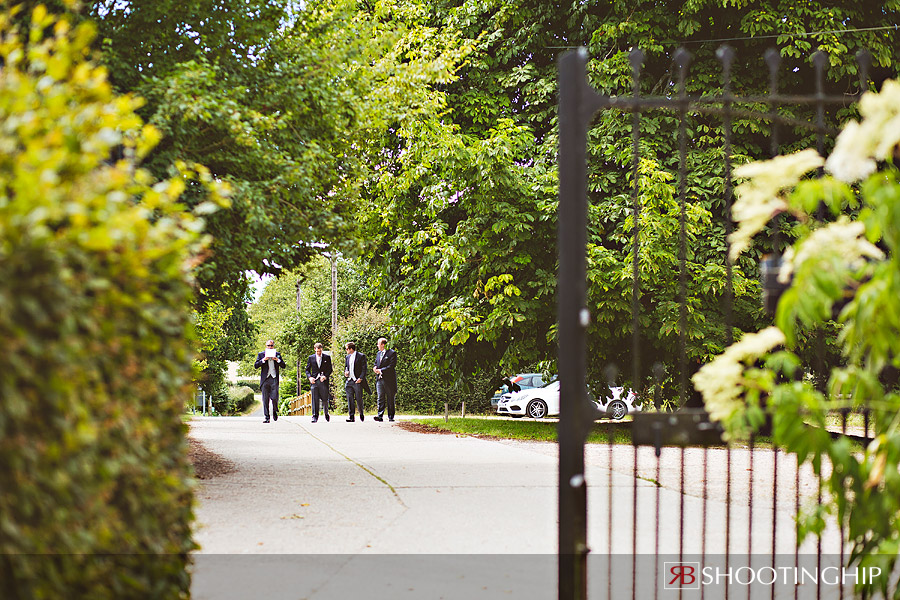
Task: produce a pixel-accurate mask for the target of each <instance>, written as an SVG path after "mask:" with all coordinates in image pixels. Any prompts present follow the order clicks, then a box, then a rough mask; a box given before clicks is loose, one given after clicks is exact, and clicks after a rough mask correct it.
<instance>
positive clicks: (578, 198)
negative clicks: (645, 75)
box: [557, 48, 602, 600]
mask: <svg viewBox="0 0 900 600" xmlns="http://www.w3.org/2000/svg"><path fill="white" fill-rule="evenodd" d="M587 61H588V53H587V50H586V49H585V48H579V49H578V50H575V51H572V52H566V53H565V54H563V55H561V56H560V58H559V61H558V66H559V242H558V243H559V275H558V277H559V283H558V292H557V293H558V294H559V296H558V311H559V312H558V320H559V352H558V363H559V380H560V386H559V396H560V406H561V409H560V415H559V417H560V418H559V425H558V435H557V437H558V439H559V581H558V593H559V599H560V600H576V599H577V600H586V599H587V553H588V547H587V485H586V483H585V480H584V441H585V438H586V434H587V430H586V428H585V427H584V423H585V421H586V420H587V416H588V415H587V410H588V400H587V388H586V382H587V359H586V356H587V345H586V337H587V336H586V330H587V326H588V324H589V323H590V313H589V312H588V309H587V279H586V276H587V259H586V252H587V127H588V125H589V124H590V122H591V119H592V118H593V116H594V113H596V112H597V111H598V110H599V109H600V108H601V105H602V100H601V98H600V96H599V95H598V94H597V93H596V92H595V91H594V90H593V88H591V87H590V86H589V85H588V84H587Z"/></svg>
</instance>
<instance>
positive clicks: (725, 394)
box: [691, 327, 785, 423]
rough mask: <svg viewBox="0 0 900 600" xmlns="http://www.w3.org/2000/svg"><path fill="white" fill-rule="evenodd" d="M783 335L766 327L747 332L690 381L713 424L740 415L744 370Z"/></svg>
mask: <svg viewBox="0 0 900 600" xmlns="http://www.w3.org/2000/svg"><path fill="white" fill-rule="evenodd" d="M784 340H785V337H784V333H783V332H782V331H781V330H780V329H778V328H777V327H767V328H766V329H763V330H762V331H760V332H758V333H747V334H744V337H742V338H741V340H740V341H739V342H737V343H735V344H732V345H731V346H729V347H728V348H727V349H726V350H725V352H723V353H722V354H721V355H720V356H718V357H716V359H715V360H714V361H712V362H711V363H708V364H706V365H704V366H703V367H701V368H700V370H699V371H697V372H696V373H695V374H694V376H693V377H692V378H691V381H693V382H694V387H696V388H697V390H698V391H699V392H700V393H702V394H703V401H704V405H705V406H706V410H707V411H708V412H709V416H710V417H711V418H712V419H713V420H714V421H721V422H726V423H727V422H728V421H730V420H732V419H733V418H734V417H736V416H739V415H740V413H741V411H742V410H743V408H744V406H745V404H744V402H742V400H741V397H742V396H743V394H744V377H743V374H744V367H745V366H746V365H749V364H751V363H753V362H755V361H756V360H757V359H758V358H759V357H761V356H763V355H764V354H766V353H767V352H769V351H770V350H772V349H773V348H775V347H776V346H780V345H781V344H783V343H784Z"/></svg>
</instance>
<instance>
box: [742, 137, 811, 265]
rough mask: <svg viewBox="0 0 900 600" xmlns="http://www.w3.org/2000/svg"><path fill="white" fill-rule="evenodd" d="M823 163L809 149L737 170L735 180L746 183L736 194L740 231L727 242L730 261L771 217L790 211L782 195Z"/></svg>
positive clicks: (748, 243)
mask: <svg viewBox="0 0 900 600" xmlns="http://www.w3.org/2000/svg"><path fill="white" fill-rule="evenodd" d="M823 163H824V161H823V160H822V157H821V156H819V153H818V152H816V151H815V150H812V149H807V150H803V151H801V152H796V153H794V154H788V155H787V156H776V157H775V158H772V159H770V160H763V161H758V162H753V163H750V164H746V165H742V166H740V167H738V168H737V169H735V170H734V175H735V177H745V178H747V181H745V182H744V183H742V184H740V185H739V186H737V188H735V190H734V193H735V196H737V200H735V202H734V205H733V206H732V207H731V215H732V217H733V218H734V220H735V221H736V222H737V223H738V228H737V230H735V232H734V233H732V234H731V235H730V236H729V238H728V241H729V242H730V243H731V248H730V249H729V252H728V257H729V258H730V259H731V261H732V262H734V261H735V260H737V257H738V256H740V254H741V252H743V251H744V250H745V249H746V248H747V247H748V246H749V245H750V240H751V239H752V238H753V236H754V235H756V234H757V233H759V231H760V230H761V229H762V228H763V227H765V226H766V223H768V222H769V220H770V219H771V218H772V217H774V216H775V215H777V214H778V213H780V212H783V211H785V210H787V203H786V202H785V200H784V197H783V196H782V193H783V191H784V190H785V189H787V188H793V187H794V186H795V185H797V183H798V182H799V181H800V179H801V178H802V177H803V176H804V175H806V174H807V173H808V172H810V171H812V170H813V169H815V168H818V167H821V166H822V164H823Z"/></svg>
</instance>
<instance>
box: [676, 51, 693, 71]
mask: <svg viewBox="0 0 900 600" xmlns="http://www.w3.org/2000/svg"><path fill="white" fill-rule="evenodd" d="M691 58H692V56H691V53H690V52H688V51H687V50H685V49H684V48H679V49H678V50H676V51H675V54H674V55H673V56H672V60H674V61H675V64H676V65H678V68H679V69H687V66H688V64H689V63H690V62H691Z"/></svg>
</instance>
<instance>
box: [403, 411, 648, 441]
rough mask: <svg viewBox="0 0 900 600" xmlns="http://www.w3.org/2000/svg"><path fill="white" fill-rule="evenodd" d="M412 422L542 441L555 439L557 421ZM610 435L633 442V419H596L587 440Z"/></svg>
mask: <svg viewBox="0 0 900 600" xmlns="http://www.w3.org/2000/svg"><path fill="white" fill-rule="evenodd" d="M412 422H413V423H419V424H420V425H425V426H426V427H434V428H435V429H441V430H443V431H452V432H453V433H457V434H463V435H471V436H476V437H491V438H502V439H512V440H535V441H542V442H555V441H556V423H555V422H552V421H535V420H531V419H518V420H515V421H508V420H505V419H479V418H478V417H466V418H464V419H463V418H460V417H451V418H450V420H449V421H444V418H443V417H435V418H430V419H429V418H426V419H413V421H412ZM610 436H612V439H613V441H614V443H616V444H630V443H631V423H630V422H623V423H613V422H608V423H603V422H601V423H595V424H594V427H593V428H592V429H591V432H590V434H588V438H587V442H588V443H594V444H596V443H608V442H609V441H610Z"/></svg>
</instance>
